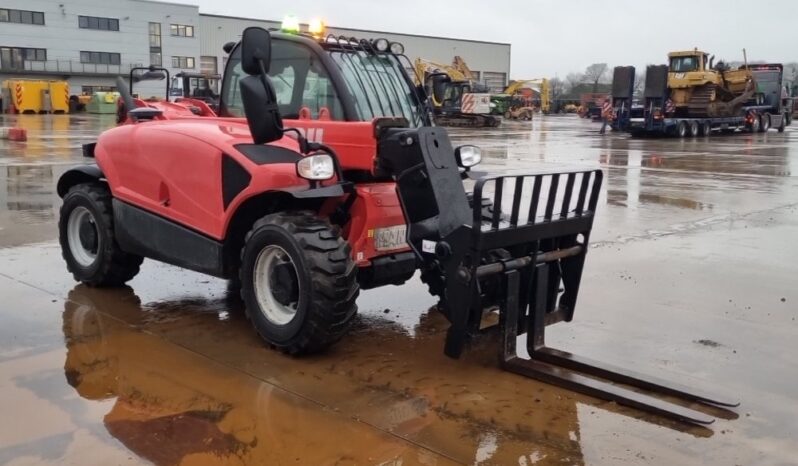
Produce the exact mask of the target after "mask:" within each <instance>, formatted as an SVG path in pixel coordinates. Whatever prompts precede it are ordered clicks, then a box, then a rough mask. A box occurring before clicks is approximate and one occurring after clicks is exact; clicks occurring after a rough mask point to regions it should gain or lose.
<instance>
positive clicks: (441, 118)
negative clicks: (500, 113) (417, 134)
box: [413, 57, 501, 128]
mask: <svg viewBox="0 0 798 466" xmlns="http://www.w3.org/2000/svg"><path fill="white" fill-rule="evenodd" d="M413 66H414V68H415V75H416V76H415V78H416V84H419V85H422V86H424V88H425V89H426V92H427V94H428V95H429V96H430V97H431V99H430V100H431V103H432V111H433V114H434V116H435V123H437V124H439V125H441V126H455V127H465V128H480V127H496V126H499V124H500V123H501V118H499V117H497V116H496V115H491V114H490V112H491V96H490V93H489V92H488V88H487V87H486V86H485V85H484V84H481V83H479V82H477V80H476V77H475V76H474V74H473V72H471V70H470V69H469V68H468V66H467V65H466V64H465V61H464V60H463V59H462V58H460V57H454V60H453V61H452V64H451V65H444V64H441V63H435V62H433V61H430V60H426V59H424V58H416V60H415V62H414V63H413Z"/></svg>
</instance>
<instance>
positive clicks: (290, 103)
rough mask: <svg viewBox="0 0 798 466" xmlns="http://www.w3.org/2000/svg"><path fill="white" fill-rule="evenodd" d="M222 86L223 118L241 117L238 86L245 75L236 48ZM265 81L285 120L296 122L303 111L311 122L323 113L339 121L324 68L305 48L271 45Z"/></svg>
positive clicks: (339, 113)
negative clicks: (271, 90) (268, 83)
mask: <svg viewBox="0 0 798 466" xmlns="http://www.w3.org/2000/svg"><path fill="white" fill-rule="evenodd" d="M226 73H227V76H226V79H225V82H224V90H223V92H224V101H225V112H224V113H225V115H226V116H237V117H243V116H244V106H243V103H242V102H241V91H240V89H239V85H238V82H239V80H240V79H243V78H244V77H245V76H246V75H245V73H244V71H243V70H242V69H241V52H240V49H239V48H237V49H236V51H235V52H234V53H233V55H232V56H231V57H230V59H229V63H228V65H227V70H226ZM269 78H270V80H271V83H272V86H273V87H274V92H275V94H276V97H277V106H278V108H279V109H280V114H281V115H282V117H283V118H286V119H296V118H299V114H300V111H302V110H303V109H306V110H307V111H308V112H309V113H310V117H311V118H312V119H316V118H318V117H319V113H320V112H322V111H323V109H326V112H327V113H328V114H329V116H330V118H331V119H333V120H343V119H344V112H343V107H342V106H341V100H340V99H339V97H338V94H337V92H335V88H334V86H333V83H332V81H331V80H330V78H329V76H328V74H327V71H326V70H325V68H324V64H323V63H322V62H321V60H319V58H318V57H317V56H316V55H315V54H314V53H313V52H312V51H311V50H310V49H309V48H307V47H305V46H304V45H302V44H297V43H293V42H289V41H286V40H275V41H273V42H272V59H271V65H270V69H269Z"/></svg>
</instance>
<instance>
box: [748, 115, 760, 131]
mask: <svg viewBox="0 0 798 466" xmlns="http://www.w3.org/2000/svg"><path fill="white" fill-rule="evenodd" d="M761 128H762V120H760V119H759V115H754V121H753V123H751V126H750V128H749V129H750V130H751V132H752V133H758V132H760V131H761Z"/></svg>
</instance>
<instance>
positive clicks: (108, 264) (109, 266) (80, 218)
mask: <svg viewBox="0 0 798 466" xmlns="http://www.w3.org/2000/svg"><path fill="white" fill-rule="evenodd" d="M111 209H112V205H111V193H110V191H109V190H108V188H107V187H106V186H105V185H104V184H101V183H83V184H79V185H76V186H73V187H72V188H71V189H70V190H69V192H67V194H66V196H64V203H63V205H62V206H61V215H60V217H59V220H58V239H59V242H60V243H61V254H62V255H63V256H64V260H65V261H66V264H67V269H68V270H69V271H70V272H72V276H74V277H75V280H78V281H80V282H83V283H85V284H87V285H90V286H121V285H123V284H124V283H125V282H127V281H128V280H130V279H132V278H133V277H134V276H136V274H137V273H138V272H139V266H141V262H142V261H143V260H144V259H143V258H142V257H141V256H137V255H134V254H128V253H126V252H124V251H122V250H121V249H120V248H119V245H118V244H117V243H116V238H115V237H114V218H113V213H112V210H111Z"/></svg>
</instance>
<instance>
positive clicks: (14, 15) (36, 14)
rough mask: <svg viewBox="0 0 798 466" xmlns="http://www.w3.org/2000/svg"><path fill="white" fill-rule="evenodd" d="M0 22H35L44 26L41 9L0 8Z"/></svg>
mask: <svg viewBox="0 0 798 466" xmlns="http://www.w3.org/2000/svg"><path fill="white" fill-rule="evenodd" d="M0 23H20V24H36V25H39V26H44V13H42V12H41V11H28V10H11V9H8V8H0Z"/></svg>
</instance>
